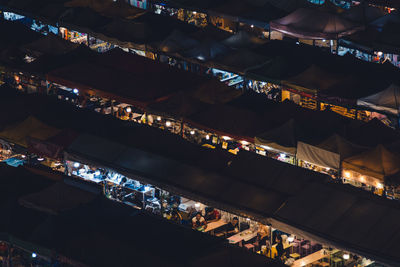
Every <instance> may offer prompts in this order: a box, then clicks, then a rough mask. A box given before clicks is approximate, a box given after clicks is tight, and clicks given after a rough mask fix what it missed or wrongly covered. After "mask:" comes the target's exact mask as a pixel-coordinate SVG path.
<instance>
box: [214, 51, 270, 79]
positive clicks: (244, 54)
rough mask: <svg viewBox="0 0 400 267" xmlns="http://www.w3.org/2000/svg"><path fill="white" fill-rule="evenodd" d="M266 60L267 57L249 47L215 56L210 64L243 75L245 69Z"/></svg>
mask: <svg viewBox="0 0 400 267" xmlns="http://www.w3.org/2000/svg"><path fill="white" fill-rule="evenodd" d="M267 60H268V57H266V56H263V55H260V54H257V53H254V52H253V51H252V50H250V49H240V50H234V51H232V52H230V53H226V54H222V55H221V56H217V57H216V58H214V59H213V60H212V63H211V64H212V65H213V66H215V67H216V68H219V69H223V70H226V71H230V72H234V73H237V74H241V75H243V74H244V73H245V72H246V71H247V69H249V68H254V67H258V66H260V65H263V64H264V63H265V62H266V61H267Z"/></svg>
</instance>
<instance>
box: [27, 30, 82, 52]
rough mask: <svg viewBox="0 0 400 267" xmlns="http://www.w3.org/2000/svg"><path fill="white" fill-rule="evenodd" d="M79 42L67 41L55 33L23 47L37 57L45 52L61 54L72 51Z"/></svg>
mask: <svg viewBox="0 0 400 267" xmlns="http://www.w3.org/2000/svg"><path fill="white" fill-rule="evenodd" d="M78 46H79V44H75V43H72V42H69V41H66V40H64V39H62V38H60V37H58V36H55V35H53V34H48V35H46V36H44V37H42V38H40V39H38V40H35V41H33V42H32V43H29V44H25V45H23V46H22V47H21V49H22V50H23V51H26V52H28V53H30V54H32V55H33V56H35V57H38V56H41V55H43V54H49V55H60V54H64V53H67V52H70V51H72V50H73V49H75V48H77V47H78Z"/></svg>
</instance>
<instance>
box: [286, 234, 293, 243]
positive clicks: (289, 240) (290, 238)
mask: <svg viewBox="0 0 400 267" xmlns="http://www.w3.org/2000/svg"><path fill="white" fill-rule="evenodd" d="M287 241H288V242H289V243H292V242H293V241H294V236H292V235H291V236H289V237H288V238H287Z"/></svg>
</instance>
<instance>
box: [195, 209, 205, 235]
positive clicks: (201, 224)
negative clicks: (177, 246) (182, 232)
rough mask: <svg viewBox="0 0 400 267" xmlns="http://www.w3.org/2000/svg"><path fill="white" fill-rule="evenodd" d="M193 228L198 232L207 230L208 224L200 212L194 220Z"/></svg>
mask: <svg viewBox="0 0 400 267" xmlns="http://www.w3.org/2000/svg"><path fill="white" fill-rule="evenodd" d="M192 227H193V229H196V230H200V231H201V230H205V229H206V228H207V222H206V220H205V219H204V217H203V216H202V215H201V213H200V212H198V213H197V214H196V216H195V217H193V219H192Z"/></svg>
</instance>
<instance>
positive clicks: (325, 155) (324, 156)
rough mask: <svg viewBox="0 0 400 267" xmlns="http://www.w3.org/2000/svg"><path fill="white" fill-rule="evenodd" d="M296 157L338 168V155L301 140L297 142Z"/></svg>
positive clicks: (326, 166) (322, 165) (323, 165)
mask: <svg viewBox="0 0 400 267" xmlns="http://www.w3.org/2000/svg"><path fill="white" fill-rule="evenodd" d="M296 157H297V158H298V159H300V160H304V161H307V162H310V163H312V164H315V165H318V166H321V167H325V168H331V169H335V170H338V169H339V168H340V155H339V154H337V153H334V152H331V151H328V150H325V149H322V148H319V147H316V146H312V145H309V144H306V143H303V142H298V143H297V154H296Z"/></svg>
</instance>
